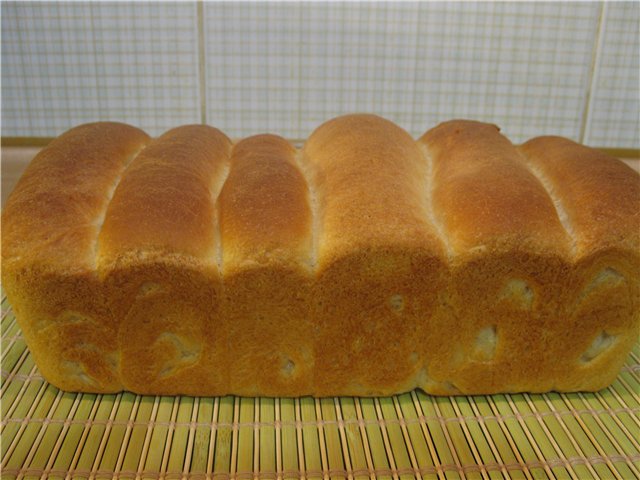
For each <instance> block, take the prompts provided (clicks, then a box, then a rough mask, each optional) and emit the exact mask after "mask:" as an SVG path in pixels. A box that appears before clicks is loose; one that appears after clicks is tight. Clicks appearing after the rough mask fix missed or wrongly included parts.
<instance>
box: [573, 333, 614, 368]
mask: <svg viewBox="0 0 640 480" xmlns="http://www.w3.org/2000/svg"><path fill="white" fill-rule="evenodd" d="M616 339H617V337H616V336H615V335H609V334H608V333H607V332H604V331H603V332H600V334H599V335H598V336H597V337H596V338H595V339H594V340H593V342H591V345H590V346H589V348H587V350H586V351H585V352H584V353H583V354H582V356H581V357H580V360H582V362H583V363H589V362H591V361H592V360H594V359H595V358H596V357H598V356H599V355H601V354H602V353H603V352H605V351H606V350H608V349H609V348H611V346H612V345H613V343H614V342H615V341H616Z"/></svg>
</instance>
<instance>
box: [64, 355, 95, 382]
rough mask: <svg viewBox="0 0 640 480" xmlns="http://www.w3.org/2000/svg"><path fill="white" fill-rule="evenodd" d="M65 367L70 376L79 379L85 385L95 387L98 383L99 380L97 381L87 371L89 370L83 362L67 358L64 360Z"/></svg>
mask: <svg viewBox="0 0 640 480" xmlns="http://www.w3.org/2000/svg"><path fill="white" fill-rule="evenodd" d="M63 367H64V370H65V373H66V375H67V376H68V377H70V378H73V379H74V380H76V381H79V382H80V383H82V384H83V385H90V386H94V387H95V386H97V385H98V382H96V380H95V379H94V378H93V377H91V376H90V375H89V374H88V373H87V370H86V369H85V367H84V365H83V364H82V363H80V362H74V361H72V360H65V361H64V362H63Z"/></svg>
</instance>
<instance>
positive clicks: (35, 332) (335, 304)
mask: <svg viewBox="0 0 640 480" xmlns="http://www.w3.org/2000/svg"><path fill="white" fill-rule="evenodd" d="M2 227H3V228H2V266H3V268H2V281H3V286H4V288H5V289H6V291H7V295H8V297H9V300H10V301H11V303H12V305H13V306H14V310H15V312H16V317H17V320H18V322H19V324H20V327H21V328H22V330H23V332H24V335H25V338H26V340H27V344H28V346H29V348H30V350H31V352H32V354H33V355H34V358H35V361H36V363H37V365H38V367H39V368H40V370H41V371H42V373H43V375H44V376H45V378H47V380H49V381H50V382H51V383H53V384H54V385H56V386H58V387H60V388H62V389H65V390H72V391H84V392H104V393H108V392H118V391H122V390H129V391H133V392H136V393H141V394H188V395H225V394H238V395H247V396H255V395H264V396H301V395H315V396H330V395H366V396H369V395H387V394H394V393H400V392H404V391H407V390H411V389H413V388H421V389H423V390H425V391H426V392H428V393H432V394H436V395H453V394H489V393H498V392H521V391H527V392H545V391H550V390H557V391H585V390H597V389H600V388H603V387H605V386H607V385H608V384H610V383H611V382H612V381H613V379H614V378H615V376H616V375H617V373H618V371H619V369H620V367H621V366H622V364H623V362H624V360H625V357H626V355H627V354H628V352H629V351H630V350H631V347H632V345H633V343H634V342H635V341H636V339H637V336H638V333H639V332H640V253H639V252H640V176H639V175H638V174H637V173H636V172H634V171H633V170H632V169H631V168H629V167H627V166H626V165H625V164H624V163H622V162H620V161H618V160H616V159H613V158H610V157H608V156H606V155H604V154H602V153H600V152H598V151H596V150H594V149H591V148H589V147H585V146H582V145H579V144H577V143H575V142H572V141H570V140H567V139H564V138H560V137H550V136H549V137H539V138H535V139H532V140H529V141H528V142H526V143H525V144H523V145H521V146H514V145H513V144H512V143H511V142H510V141H509V140H508V139H507V138H506V137H505V136H503V135H502V134H501V133H500V131H499V128H498V127H497V126H495V125H491V124H486V123H481V122H476V121H470V120H452V121H449V122H444V123H442V124H440V125H438V126H436V127H435V128H432V129H431V130H429V131H427V132H426V133H425V134H424V135H423V136H422V137H420V138H419V139H417V140H416V139H413V138H412V137H411V136H410V135H409V134H408V133H407V132H405V131H404V130H403V129H402V128H400V127H399V126H397V125H395V124H394V123H392V122H390V121H388V120H385V119H383V118H381V117H378V116H375V115H368V114H354V115H345V116H342V117H338V118H335V119H332V120H330V121H328V122H326V123H324V124H323V125H321V126H320V127H318V128H317V129H316V130H315V131H314V132H313V133H312V134H311V135H310V136H309V138H308V139H307V141H306V142H305V143H304V145H303V146H302V147H301V148H295V147H294V146H293V145H292V144H291V143H290V142H288V141H287V140H285V139H284V138H282V137H279V136H277V135H271V134H261V135H255V136H252V137H248V138H244V139H241V140H238V141H232V140H230V139H229V138H228V137H227V136H226V135H225V134H224V133H223V132H221V131H220V130H217V129H215V128H213V127H210V126H205V125H186V126H182V127H177V128H174V129H172V130H169V131H168V132H166V133H165V134H164V135H162V136H160V137H158V138H154V139H152V138H150V137H149V136H148V135H147V134H146V133H144V132H142V131H141V130H139V129H137V128H135V127H132V126H129V125H124V124H120V123H110V122H98V123H93V124H87V125H81V126H79V127H76V128H74V129H72V130H70V131H68V132H66V133H64V134H63V135H61V136H60V137H58V138H57V139H55V140H54V141H53V142H51V144H50V145H48V146H47V147H46V148H44V149H43V150H42V151H41V152H40V153H39V154H38V156H37V157H36V158H35V159H34V160H33V161H32V163H31V164H30V165H29V167H28V168H27V170H26V171H25V173H24V175H23V177H22V178H21V179H20V181H19V182H18V184H17V186H16V188H15V190H14V191H13V192H12V194H11V196H10V198H9V200H8V202H7V206H6V208H5V210H4V211H3V213H2Z"/></svg>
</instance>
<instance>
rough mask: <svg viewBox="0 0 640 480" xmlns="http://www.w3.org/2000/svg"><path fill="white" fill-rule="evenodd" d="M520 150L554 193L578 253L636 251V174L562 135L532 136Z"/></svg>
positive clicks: (639, 192)
mask: <svg viewBox="0 0 640 480" xmlns="http://www.w3.org/2000/svg"><path fill="white" fill-rule="evenodd" d="M520 151H521V152H522V153H523V154H524V155H525V156H526V157H527V159H528V163H529V164H530V165H532V166H533V167H535V168H537V169H538V171H539V172H541V174H542V175H543V176H544V177H545V178H547V179H548V181H549V183H550V184H551V185H552V188H553V189H554V190H555V191H556V192H557V193H556V194H557V196H558V198H559V200H560V202H561V203H562V208H563V209H564V210H565V211H566V216H567V217H568V223H569V225H570V229H571V230H572V234H573V236H574V239H575V241H576V247H577V252H576V254H577V256H578V257H582V256H585V255H588V254H591V253H593V252H595V251H598V250H604V249H607V248H610V247H618V248H626V249H628V250H630V251H635V252H638V251H640V175H638V173H637V172H636V171H635V170H633V169H632V168H631V167H629V166H628V165H626V164H625V163H623V162H621V161H619V160H616V159H615V158H611V157H609V156H608V155H606V154H604V153H602V152H599V151H598V150H595V149H592V148H588V147H585V146H583V145H580V144H577V143H575V142H572V141H571V140H568V139H566V138H561V137H552V136H548V137H538V138H534V139H531V140H529V141H528V142H526V143H525V144H524V145H522V147H521V148H520Z"/></svg>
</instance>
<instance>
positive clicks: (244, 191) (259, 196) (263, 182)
mask: <svg viewBox="0 0 640 480" xmlns="http://www.w3.org/2000/svg"><path fill="white" fill-rule="evenodd" d="M295 153H296V151H295V149H294V148H293V146H292V145H291V144H290V143H289V142H287V141H286V140H285V139H283V138H281V137H278V136H276V135H256V136H253V137H249V138H246V139H244V140H242V141H240V142H239V143H237V144H236V145H235V146H234V148H233V152H232V156H231V170H230V172H229V176H228V177H227V180H226V182H225V184H224V187H223V189H222V191H221V192H220V198H219V200H218V208H219V211H220V233H221V236H222V242H223V252H224V258H223V265H224V271H225V273H227V272H232V271H234V270H236V269H239V268H240V269H242V268H249V267H251V266H252V265H253V266H265V267H268V266H269V265H272V264H276V265H280V264H288V265H298V264H305V263H309V262H310V257H311V247H312V242H311V208H310V206H309V202H308V195H309V192H308V188H307V184H306V182H305V179H304V177H303V176H302V173H301V172H300V171H299V170H298V168H297V166H296V164H295Z"/></svg>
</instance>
